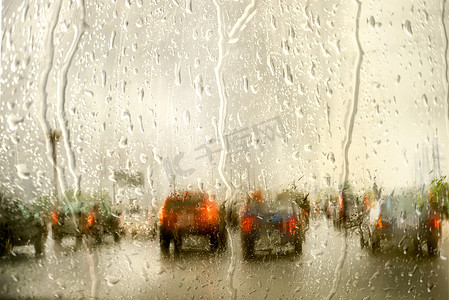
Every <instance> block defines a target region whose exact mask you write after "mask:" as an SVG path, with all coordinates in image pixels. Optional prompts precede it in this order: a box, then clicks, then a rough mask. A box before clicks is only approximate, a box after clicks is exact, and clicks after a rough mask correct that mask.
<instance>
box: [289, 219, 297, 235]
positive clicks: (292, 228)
mask: <svg viewBox="0 0 449 300" xmlns="http://www.w3.org/2000/svg"><path fill="white" fill-rule="evenodd" d="M297 230H298V226H297V225H296V219H295V218H292V219H291V220H290V221H288V222H287V232H288V233H289V234H290V235H295V234H296V231H297Z"/></svg>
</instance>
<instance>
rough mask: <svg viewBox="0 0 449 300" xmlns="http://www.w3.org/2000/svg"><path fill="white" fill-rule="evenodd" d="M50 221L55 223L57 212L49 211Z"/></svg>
mask: <svg viewBox="0 0 449 300" xmlns="http://www.w3.org/2000/svg"><path fill="white" fill-rule="evenodd" d="M51 223H52V224H53V225H56V224H57V223H58V213H57V212H55V211H52V212H51Z"/></svg>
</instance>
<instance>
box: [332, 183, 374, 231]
mask: <svg viewBox="0 0 449 300" xmlns="http://www.w3.org/2000/svg"><path fill="white" fill-rule="evenodd" d="M328 207H329V208H328V209H329V211H330V213H329V216H330V218H332V222H333V225H334V227H336V228H351V227H359V226H360V224H361V222H362V219H363V217H364V215H365V214H366V212H367V211H366V209H365V208H364V203H363V202H362V201H361V199H360V198H359V197H358V196H357V195H356V194H355V193H353V192H352V191H351V190H350V188H349V186H345V188H342V187H340V192H339V195H338V198H337V197H331V198H330V199H329V201H328Z"/></svg>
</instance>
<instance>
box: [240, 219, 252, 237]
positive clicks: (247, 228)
mask: <svg viewBox="0 0 449 300" xmlns="http://www.w3.org/2000/svg"><path fill="white" fill-rule="evenodd" d="M255 220H256V218H255V217H253V216H246V217H243V218H242V222H241V225H240V226H241V229H242V231H243V232H245V233H249V232H251V231H252V230H253V229H254V228H255Z"/></svg>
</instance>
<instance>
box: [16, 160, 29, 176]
mask: <svg viewBox="0 0 449 300" xmlns="http://www.w3.org/2000/svg"><path fill="white" fill-rule="evenodd" d="M16 169H17V175H18V176H19V177H20V178H22V179H28V178H30V171H29V170H28V167H27V165H25V164H18V165H16Z"/></svg>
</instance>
